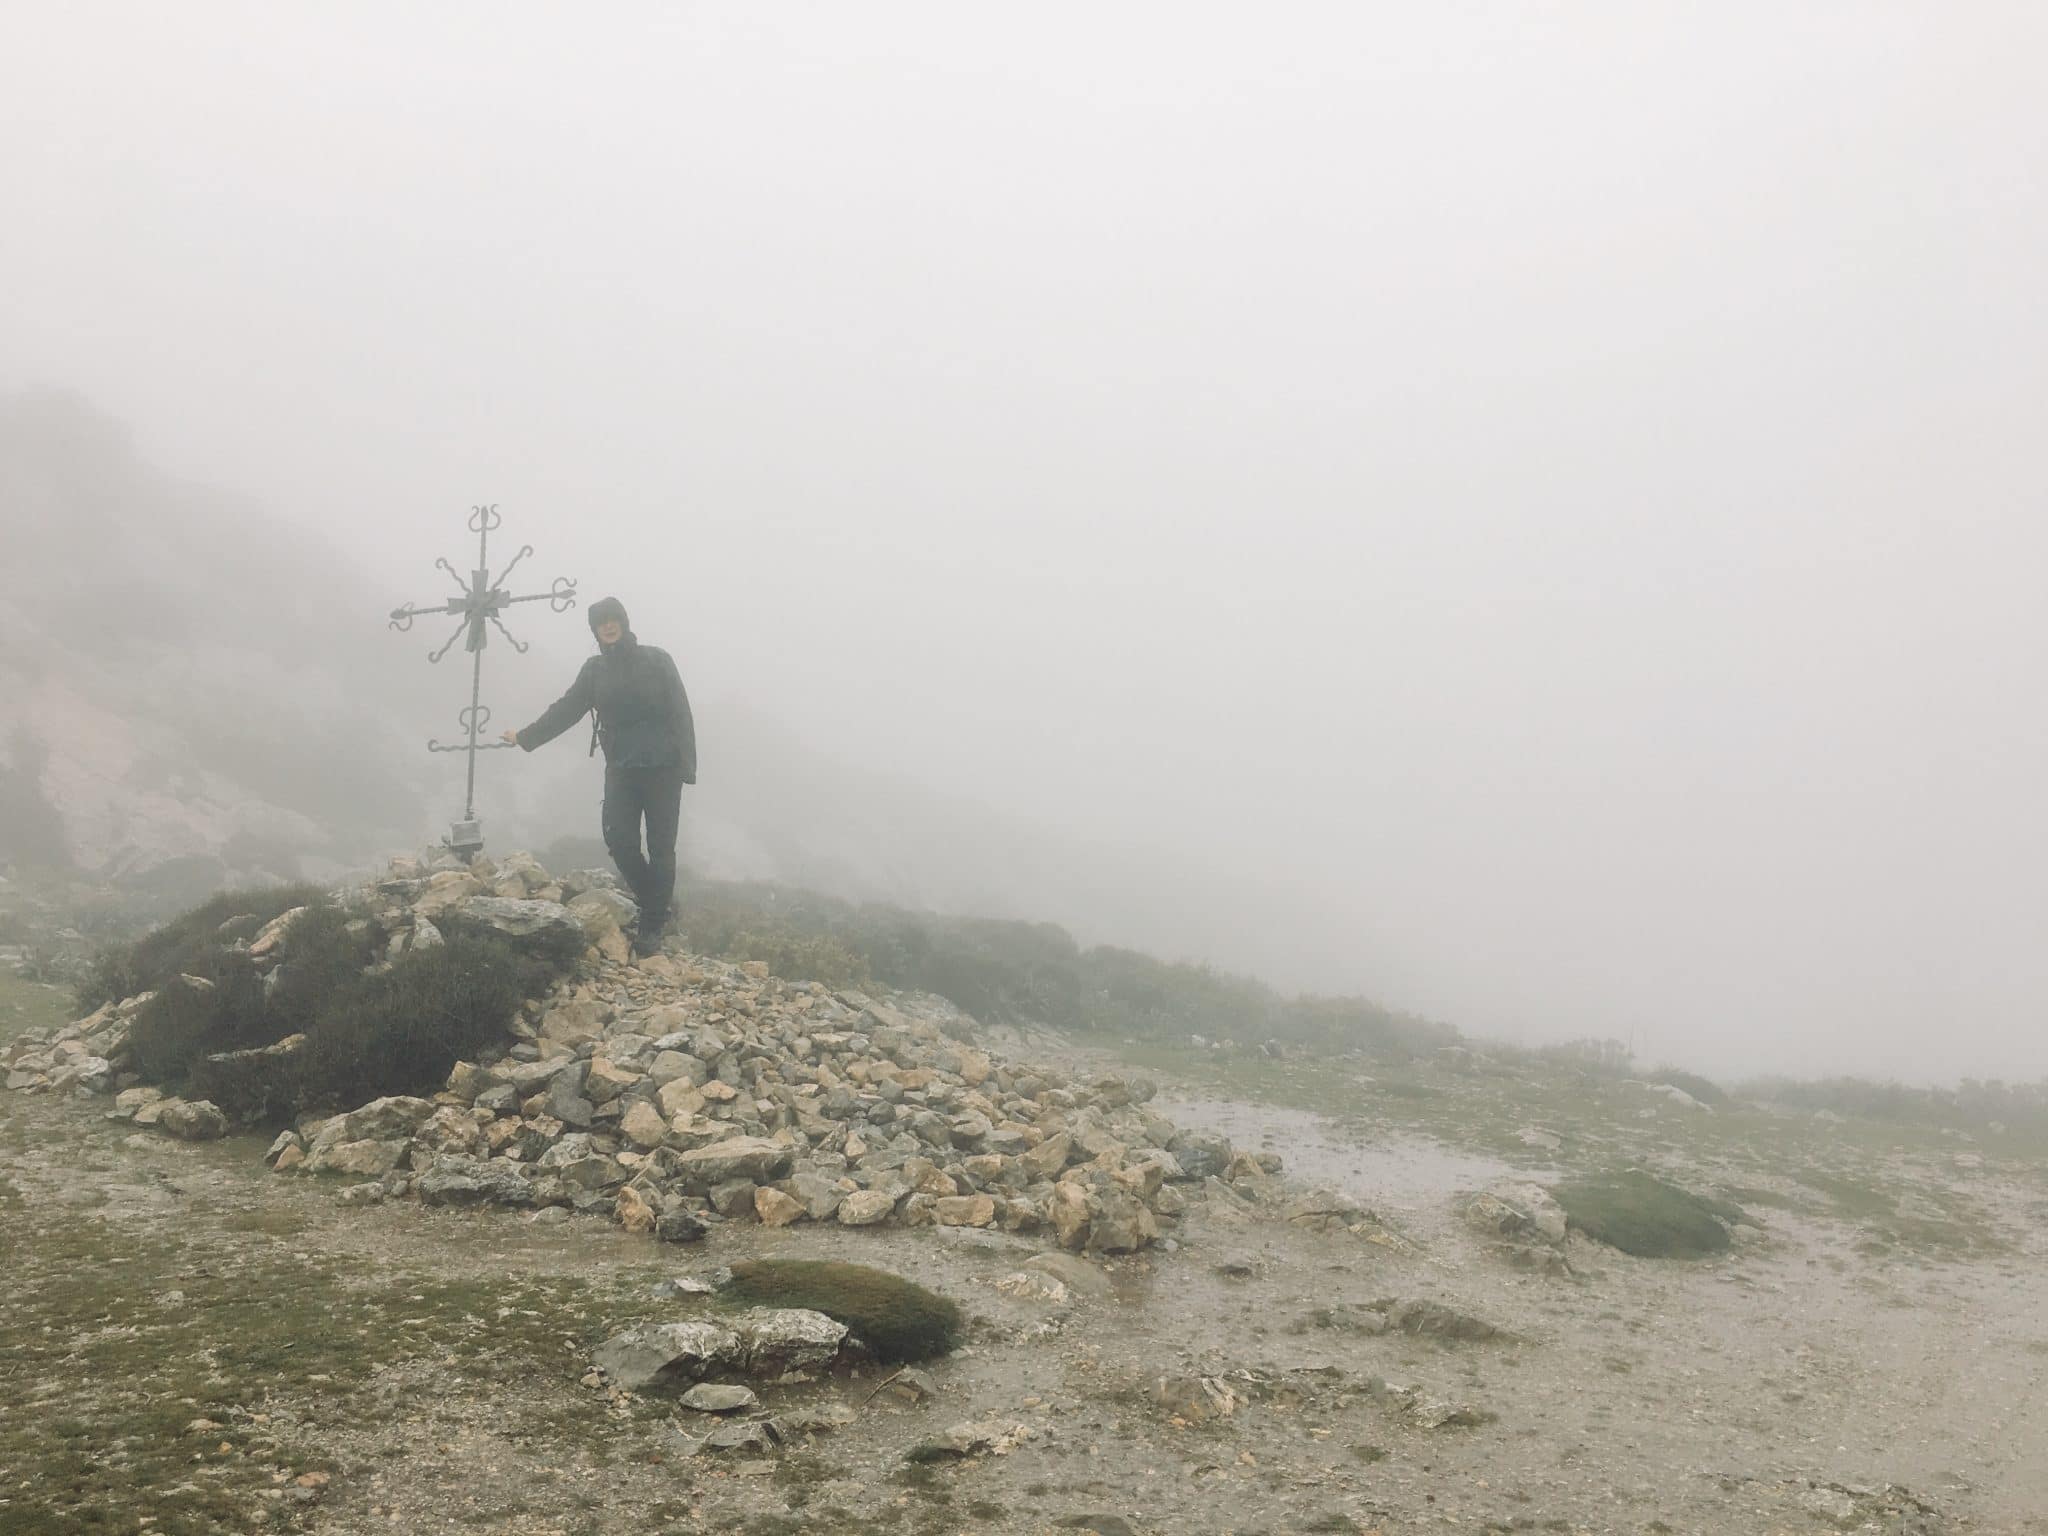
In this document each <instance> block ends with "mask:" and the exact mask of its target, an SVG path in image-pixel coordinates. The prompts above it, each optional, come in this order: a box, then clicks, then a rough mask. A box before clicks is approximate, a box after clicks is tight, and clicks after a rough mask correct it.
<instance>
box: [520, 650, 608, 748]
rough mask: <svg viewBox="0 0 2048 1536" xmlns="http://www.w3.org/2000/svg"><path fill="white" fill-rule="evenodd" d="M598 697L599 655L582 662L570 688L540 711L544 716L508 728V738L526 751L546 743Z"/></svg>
mask: <svg viewBox="0 0 2048 1536" xmlns="http://www.w3.org/2000/svg"><path fill="white" fill-rule="evenodd" d="M596 700H597V658H596V657H595V656H593V657H591V658H590V660H588V661H586V662H584V663H583V670H582V671H581V672H578V673H577V674H576V681H575V682H573V683H571V684H570V685H569V691H568V692H567V693H565V694H563V695H562V696H561V697H560V698H559V699H557V700H555V702H554V703H552V704H550V705H549V706H548V707H547V708H546V709H545V710H543V711H542V712H541V717H540V718H539V719H538V720H536V721H534V722H533V724H531V725H529V726H527V727H525V728H524V729H523V730H517V731H507V732H506V733H505V739H506V740H507V741H510V742H513V743H516V744H517V745H518V746H519V747H520V748H522V749H523V750H525V751H528V752H531V751H532V750H533V749H534V748H535V747H544V746H546V745H547V744H548V743H549V742H551V741H553V740H554V739H555V738H556V737H557V736H559V735H561V734H562V732H564V731H566V730H567V729H569V727H570V726H572V725H574V724H575V723H576V722H577V721H578V720H581V719H582V718H583V717H584V716H585V715H587V714H589V713H590V706H591V705H592V704H593V703H595V702H596Z"/></svg>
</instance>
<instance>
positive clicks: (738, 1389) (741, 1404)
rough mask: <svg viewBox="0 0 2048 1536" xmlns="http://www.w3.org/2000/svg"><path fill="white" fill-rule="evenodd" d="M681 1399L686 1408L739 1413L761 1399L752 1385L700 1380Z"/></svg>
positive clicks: (700, 1410) (698, 1410) (708, 1411)
mask: <svg viewBox="0 0 2048 1536" xmlns="http://www.w3.org/2000/svg"><path fill="white" fill-rule="evenodd" d="M680 1401H681V1403H682V1405H683V1406H684V1407H685V1408H690V1409H694V1410H695V1411H697V1412H698V1413H738V1412H739V1411H740V1410H741V1409H743V1408H752V1407H754V1406H756V1405H757V1404H759V1402H760V1401H761V1399H760V1398H758V1397H756V1396H755V1395H754V1389H753V1388H752V1387H742V1386H720V1385H716V1384H714V1383H712V1382H708V1381H700V1382H699V1383H697V1385H696V1386H694V1387H692V1388H690V1390H689V1391H687V1392H685V1393H684V1394H683V1395H682V1397H681V1399H680Z"/></svg>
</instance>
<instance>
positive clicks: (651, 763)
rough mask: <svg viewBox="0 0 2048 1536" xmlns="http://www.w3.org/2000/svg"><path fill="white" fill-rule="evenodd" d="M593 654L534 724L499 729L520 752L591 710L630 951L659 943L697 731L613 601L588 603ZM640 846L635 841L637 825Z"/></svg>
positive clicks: (645, 951) (667, 675)
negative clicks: (628, 908) (627, 913)
mask: <svg viewBox="0 0 2048 1536" xmlns="http://www.w3.org/2000/svg"><path fill="white" fill-rule="evenodd" d="M590 632H591V634H593V635H594V636H596V638H597V654H596V655H595V656H593V657H591V658H590V659H589V660H588V661H586V662H584V663H583V670H582V671H581V672H578V673H577V674H576V681H575V682H573V683H571V684H570V685H569V691H568V692H567V693H565V694H563V695H562V696H561V697H560V698H559V699H557V700H555V702H554V703H552V704H550V705H549V706H548V707H547V709H546V710H544V711H543V712H542V714H541V717H540V718H539V719H538V720H536V721H534V722H533V724H531V725H529V726H527V727H525V728H524V729H522V730H517V731H507V732H505V735H504V739H505V740H506V741H509V742H511V743H512V744H513V745H514V746H516V747H518V748H520V749H521V750H522V751H526V752H531V751H533V750H534V749H535V748H536V747H543V746H546V745H547V744H548V743H549V742H551V741H553V740H554V739H555V738H556V737H557V736H559V735H561V734H562V732H564V731H566V730H568V729H569V727H570V726H572V725H574V724H575V723H576V722H577V721H578V720H580V719H582V718H583V717H584V716H585V715H587V714H590V713H592V712H593V711H594V712H595V714H596V716H597V730H596V735H595V737H594V739H593V742H592V745H591V749H590V750H591V751H592V752H595V751H596V750H597V748H598V746H599V745H602V746H603V747H604V807H603V811H602V821H603V825H604V845H605V847H606V848H607V849H608V850H609V851H610V853H611V856H612V862H614V863H615V864H617V865H618V866H619V873H620V875H622V876H623V877H624V878H625V881H626V885H627V886H628V888H629V889H631V891H632V892H633V898H634V900H636V901H638V902H639V903H640V927H639V930H638V932H637V933H635V935H634V937H633V953H634V954H635V955H640V956H645V955H651V954H654V953H655V952H657V951H658V950H659V949H660V948H661V930H662V928H663V927H664V925H666V924H667V922H668V914H669V909H670V906H671V904H672V903H673V902H674V900H675V889H676V828H677V826H678V824H679V823H680V822H681V820H682V809H683V786H684V785H685V784H694V783H696V782H697V729H696V725H695V724H694V722H692V720H691V719H690V696H689V694H687V693H686V692H684V691H683V679H682V675H681V674H680V673H678V672H677V671H676V664H675V661H674V659H673V658H672V657H670V655H669V653H668V652H667V651H664V650H662V649H661V648H660V647H659V646H653V645H642V644H641V643H640V640H639V638H638V637H637V636H636V635H635V634H634V633H633V630H632V627H631V626H630V625H629V624H628V623H627V620H626V607H625V604H623V603H621V602H620V601H619V600H618V599H617V598H615V597H606V598H601V599H599V600H598V601H597V602H594V603H592V604H591V605H590ZM643 824H644V826H645V829H646V838H647V848H646V851H645V852H644V853H643V852H642V851H641V847H640V839H641V829H642V826H643Z"/></svg>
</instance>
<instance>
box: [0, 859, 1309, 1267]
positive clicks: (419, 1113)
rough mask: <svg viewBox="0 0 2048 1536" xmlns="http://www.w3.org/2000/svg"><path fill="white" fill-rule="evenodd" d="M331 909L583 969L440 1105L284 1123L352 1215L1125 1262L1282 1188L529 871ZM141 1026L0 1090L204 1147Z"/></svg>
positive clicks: (126, 1005)
mask: <svg viewBox="0 0 2048 1536" xmlns="http://www.w3.org/2000/svg"><path fill="white" fill-rule="evenodd" d="M350 897H351V900H352V902H353V903H354V904H355V909H356V910H357V911H358V913H359V914H360V915H359V918H358V921H360V922H362V923H366V924H369V925H372V928H373V932H372V938H373V940H374V941H375V943H376V947H377V948H378V949H379V950H381V952H383V953H385V954H387V955H389V956H391V957H393V958H396V957H398V956H401V955H404V954H406V953H408V952H410V951H413V950H417V949H422V948H432V947H434V946H437V945H439V944H441V943H442V942H443V940H442V937H441V933H440V928H439V926H437V925H438V924H441V923H446V922H448V921H449V920H450V919H451V918H453V919H458V920H460V921H463V922H466V923H469V924H480V925H483V926H485V927H488V928H491V929H494V930H496V931H497V932H499V933H500V934H503V935H505V936H507V937H509V938H511V939H513V940H514V941H516V942H520V943H556V944H558V943H559V942H560V940H561V938H562V937H563V936H565V935H566V936H571V937H573V938H574V939H575V940H578V941H580V942H582V943H584V944H587V946H588V947H587V950H586V951H585V954H584V958H583V961H582V963H581V964H580V965H579V966H578V967H577V968H576V969H575V970H574V971H573V972H572V973H571V974H570V975H568V976H567V977H565V978H564V979H563V980H561V981H560V982H559V983H557V984H556V985H555V987H554V989H553V990H552V992H551V993H550V994H549V995H547V996H544V997H539V998H535V999H533V1000H531V1001H530V1002H529V1003H528V1004H527V1005H526V1006H525V1008H524V1010H523V1012H522V1013H521V1014H520V1015H519V1016H518V1017H516V1018H514V1019H511V1020H509V1021H508V1032H507V1033H506V1035H505V1036H504V1038H503V1041H502V1043H501V1046H500V1047H499V1048H498V1049H496V1050H494V1051H492V1052H489V1053H487V1054H485V1055H484V1056H482V1057H481V1058H480V1059H478V1060H476V1061H463V1062H458V1063H457V1064H456V1066H455V1068H454V1070H453V1071H452V1072H450V1074H449V1075H448V1079H447V1082H446V1085H445V1086H444V1087H443V1088H442V1089H441V1090H440V1091H439V1092H436V1093H433V1094H432V1095H431V1096H400V1097H388V1096H387V1097H383V1098H379V1099H377V1100H376V1101H375V1102H372V1103H368V1104H364V1105H362V1106H361V1107H358V1108H353V1109H350V1110H348V1111H347V1112H345V1113H341V1114H337V1115H331V1116H325V1117H313V1118H308V1119H303V1120H302V1121H301V1123H299V1124H297V1125H296V1126H294V1127H293V1128H292V1129H289V1130H286V1131H285V1132H284V1133H283V1134H281V1135H280V1136H278V1137H277V1139H276V1141H275V1142H274V1143H273V1145H272V1146H271V1148H270V1160H271V1162H272V1164H273V1166H275V1167H276V1168H278V1169H279V1170H280V1171H285V1172H289V1171H293V1170H303V1171H305V1172H309V1173H322V1172H325V1173H334V1174H342V1175H346V1176H349V1177H350V1178H352V1179H354V1180H356V1181H358V1182H356V1183H355V1184H354V1185H353V1186H352V1187H351V1188H350V1189H349V1190H348V1191H347V1192H346V1195H345V1197H346V1198H349V1199H353V1200H381V1199H384V1198H387V1197H392V1196H410V1197H415V1198H417V1199H419V1200H421V1201H423V1202H425V1203H428V1204H439V1205H480V1204H494V1205H502V1206H507V1207H512V1208H515V1209H520V1210H527V1211H534V1212H538V1213H540V1214H541V1215H542V1216H543V1217H544V1218H545V1219H553V1220H562V1219H567V1218H568V1217H570V1216H571V1215H574V1214H579V1213H580V1214H585V1215H590V1214H599V1215H603V1216H606V1217H609V1218H611V1219H613V1220H615V1221H617V1222H618V1223H619V1224H620V1225H622V1226H624V1227H626V1228H627V1229H629V1230H631V1231H636V1232H649V1233H652V1234H654V1235H655V1236H657V1237H660V1238H664V1239H667V1240H671V1241H687V1240H690V1239H694V1238H697V1237H701V1236H702V1235H703V1234H704V1232H705V1231H706V1229H707V1227H708V1225H709V1224H711V1223H714V1222H718V1221H725V1220H743V1221H750V1222H760V1223H762V1224H765V1225H768V1226H786V1225H789V1224H792V1223H796V1222H806V1221H809V1222H833V1223H836V1224H838V1225H841V1226H848V1227H862V1226H874V1225H878V1224H885V1223H893V1224H901V1225H908V1226H919V1225H938V1226H947V1227H984V1228H999V1229H1003V1230H1006V1231H1011V1232H1021V1233H1043V1234H1045V1235H1046V1236H1047V1237H1049V1238H1050V1239H1051V1240H1053V1241H1054V1242H1056V1243H1057V1244H1058V1245H1060V1246H1061V1247H1064V1248H1067V1249H1073V1250H1082V1249H1086V1250H1090V1251H1095V1252H1110V1253H1121V1252H1130V1251H1134V1250H1137V1249H1140V1248H1143V1247H1145V1246H1147V1245H1149V1244H1151V1243H1153V1242H1154V1241H1156V1240H1158V1239H1159V1238H1160V1237H1161V1235H1162V1233H1164V1232H1166V1231H1168V1230H1170V1228H1171V1226H1172V1224H1173V1223H1174V1221H1175V1220H1176V1219H1177V1218H1178V1217H1179V1216H1181V1215H1182V1214H1183V1213H1184V1212H1185V1210H1186V1209H1187V1196H1186V1195H1185V1194H1184V1193H1183V1190H1184V1189H1186V1188H1188V1187H1190V1186H1195V1185H1199V1184H1201V1183H1202V1182H1203V1181H1205V1180H1209V1179H1213V1178H1216V1177H1219V1176H1220V1177H1223V1178H1230V1177H1233V1176H1237V1175H1240V1174H1244V1175H1257V1174H1261V1173H1264V1172H1270V1171H1272V1170H1273V1168H1275V1167H1277V1163H1276V1162H1275V1160H1274V1159H1272V1158H1270V1157H1268V1158H1266V1159H1264V1160H1263V1162H1262V1161H1261V1160H1259V1159H1256V1158H1253V1157H1250V1156H1248V1155H1240V1154H1235V1153H1234V1152H1233V1150H1232V1148H1231V1146H1230V1144H1229V1142H1228V1141H1227V1140H1224V1139H1222V1138H1219V1137H1215V1136H1204V1135H1196V1134H1191V1133H1187V1132H1183V1131H1181V1130H1179V1129H1178V1128H1177V1127H1175V1126H1174V1125H1173V1124H1172V1123H1171V1122H1170V1121H1168V1120H1166V1119H1165V1118H1163V1117H1162V1116H1160V1115H1157V1114H1155V1113H1153V1112H1151V1111H1150V1110H1149V1109H1148V1108H1147V1107H1146V1101H1147V1100H1148V1099H1149V1098H1150V1097H1151V1096H1152V1089H1151V1086H1150V1085H1149V1083H1148V1082H1146V1081H1145V1080H1144V1079H1142V1078H1139V1077H1134V1076H1125V1075H1109V1076H1103V1077H1101V1078H1099V1079H1097V1080H1095V1081H1089V1082H1083V1081H1077V1080H1075V1079H1072V1078H1070V1077H1069V1076H1067V1075H1066V1074H1064V1073H1061V1072H1058V1071H1054V1070H1051V1069H1044V1068H1032V1067H1027V1066H1024V1065H1021V1064H1015V1063H1010V1062H1006V1061H1003V1060H1001V1059H999V1058H998V1057H997V1056H995V1055H993V1054H991V1053H990V1052H988V1051H985V1050H983V1049H980V1048H979V1047H977V1046H976V1045H975V1044H973V1043H972V1042H973V1040H974V1025H973V1021H972V1020H970V1019H968V1018H967V1017H966V1016H964V1015H962V1014H961V1013H960V1012H959V1011H958V1010H957V1009H955V1008H954V1007H952V1005H950V1004H948V1003H946V1002H944V1001H943V1000H941V999H938V998H934V997H930V996H924V995H896V996H891V997H886V998H885V997H874V996H867V995H863V994H860V993H855V992H844V991H842V992H833V991H830V990H828V989H826V988H825V987H823V986H820V985H817V984H798V983H792V982H786V981H783V980H780V979H777V978H773V977H771V976H769V975H768V973H767V968H766V966H764V965H760V964H757V963H748V964H740V965H734V964H729V963H725V962H721V961H716V960H711V959H707V958H704V957H700V956H690V955H681V954H657V955H654V956H651V957H649V958H647V959H644V960H638V961H635V960H632V959H630V958H629V953H628V949H627V946H626V943H625V940H624V936H623V933H622V931H621V924H622V923H626V922H630V921H631V920H632V919H633V917H634V916H635V915H636V914H635V913H634V910H633V907H632V903H631V901H630V900H629V899H628V898H626V897H625V896H623V895H621V894H619V893H618V891H617V889H616V886H615V884H614V882H613V881H612V880H611V878H610V877H609V876H608V875H605V874H602V873H596V872H586V873H583V874H576V875H568V876H564V877H561V878H557V877H555V876H553V875H551V874H550V873H549V872H548V871H547V870H545V869H544V868H542V867H541V866H540V865H539V863H538V862H537V861H535V860H534V859H533V858H532V857H531V856H530V855H523V854H515V855H512V856H510V857H508V858H506V859H504V860H502V861H498V862H493V861H491V860H490V859H488V858H485V857H483V856H478V857H477V858H476V859H475V860H474V861H472V862H469V863H467V864H465V863H463V862H461V861H459V860H457V859H456V858H455V857H454V856H453V855H452V854H448V853H446V852H441V853H438V854H435V855H431V856H429V857H428V858H427V859H424V860H419V859H403V860H398V861H394V863H393V865H392V866H391V869H390V870H389V872H388V875H387V877H386V878H384V879H382V880H380V881H378V882H377V883H376V884H375V885H374V886H373V887H371V888H369V889H368V890H366V891H361V892H354V893H350ZM305 910H307V909H304V908H298V909H293V910H292V911H288V912H286V913H284V914H283V915H281V916H279V917H278V918H276V919H275V920H273V921H272V922H270V923H269V924H267V925H266V926H264V927H262V928H261V929H260V930H254V931H252V928H253V925H252V924H250V923H247V922H238V921H237V919H235V918H232V917H231V918H230V919H229V920H228V921H227V922H226V923H224V924H223V925H222V932H223V933H224V934H230V935H239V936H237V937H231V938H229V939H228V940H226V943H227V944H228V946H229V947H230V948H233V949H236V950H238V951H244V952H245V953H246V957H247V960H248V962H249V963H250V965H252V966H253V967H255V968H256V969H257V970H258V971H262V972H266V973H268V974H271V975H275V974H277V973H278V972H279V971H280V970H281V969H282V967H280V966H279V965H278V963H277V962H278V958H279V957H280V956H281V955H282V954H284V953H285V941H286V940H287V938H288V936H289V934H290V931H291V929H292V927H293V925H294V924H295V923H296V922H298V921H301V920H302V914H303V913H304V911H305ZM164 985H166V986H173V987H179V986H192V987H196V986H200V985H206V986H210V985H211V983H202V982H200V981H199V980H198V979H197V978H189V977H183V976H181V977H177V978H175V979H170V980H167V981H166V982H165V983H164ZM145 1002H146V999H145V998H143V997H134V998H128V999H124V1000H121V1001H118V1002H110V1003H108V1004H107V1005H106V1006H104V1007H103V1008H101V1009H100V1010H98V1011H97V1012H96V1013H94V1014H93V1015H91V1016H89V1017H87V1018H85V1019H82V1020H79V1021H77V1022H76V1023H74V1024H72V1025H70V1026H68V1027H67V1028H65V1029H64V1030H62V1031H60V1032H58V1034H57V1035H56V1036H55V1038H53V1039H40V1038H36V1037H32V1036H24V1037H23V1038H21V1039H20V1040H17V1041H16V1042H15V1043H14V1044H13V1045H12V1046H11V1047H10V1048H9V1051H8V1059H7V1062H6V1066H7V1068H8V1077H7V1083H8V1086H9V1087H11V1088H17V1089H26V1090H34V1091H50V1092H58V1093H71V1094H80V1095H85V1096H94V1095H110V1096H112V1098H113V1105H114V1112H115V1113H116V1114H118V1115H120V1116H122V1117H124V1118H129V1119H132V1120H134V1121H135V1122H136V1123H138V1124H142V1125H155V1126H158V1127H160V1128H161V1129H162V1130H164V1131H166V1132H168V1133H170V1134H172V1135H177V1136H181V1137H208V1136H217V1135H221V1134H224V1133H225V1132H226V1131H227V1130H228V1128H229V1122H228V1116H227V1115H226V1114H224V1113H223V1112H222V1110H221V1109H220V1108H219V1107H217V1106H215V1105H214V1104H212V1103H210V1102H204V1101H201V1102H197V1103H193V1102H188V1101H186V1100H183V1099H179V1098H175V1097H169V1096H167V1095H166V1093H165V1091H164V1089H165V1086H166V1085H159V1084H150V1083H144V1082H142V1081H140V1080H139V1078H138V1077H137V1075H136V1073H135V1071H134V1070H133V1068H134V1062H133V1060H132V1056H131V1052H130V1048H129V1044H130V1043H129V1031H130V1028H131V1025H132V1022H133V1021H134V1019H135V1018H136V1016H137V1014H138V1013H139V1011H140V1010H141V1009H142V1007H143V1006H144V1003H145ZM305 1043H306V1042H305V1037H304V1036H302V1035H295V1036H292V1037H289V1038H287V1039H284V1040H279V1041H269V1042H263V1043H261V1044H257V1045H253V1046H250V1047H248V1048H246V1049H244V1050H241V1051H237V1052H232V1053H228V1056H233V1057H236V1058H239V1060H238V1061H236V1062H235V1063H234V1065H236V1066H238V1067H240V1068H242V1069H245V1072H246V1069H249V1068H261V1067H262V1066H263V1065H264V1064H265V1063H267V1062H277V1063H280V1064H281V1063H283V1062H284V1061H285V1060H286V1059H287V1058H289V1057H290V1055H291V1054H292V1053H293V1052H294V1051H297V1050H300V1049H303V1048H304V1047H305ZM444 1059H445V1058H444ZM208 1060H209V1062H211V1063H212V1064H213V1065H214V1066H215V1067H216V1068H218V1067H221V1066H225V1065H228V1064H229V1063H228V1058H227V1056H219V1057H212V1058H208ZM423 1086H425V1085H423Z"/></svg>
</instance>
